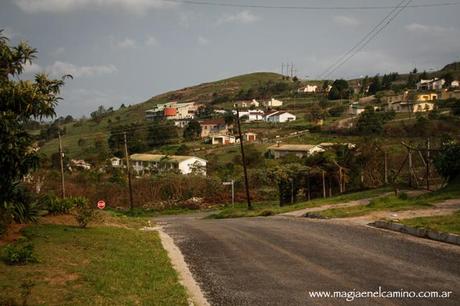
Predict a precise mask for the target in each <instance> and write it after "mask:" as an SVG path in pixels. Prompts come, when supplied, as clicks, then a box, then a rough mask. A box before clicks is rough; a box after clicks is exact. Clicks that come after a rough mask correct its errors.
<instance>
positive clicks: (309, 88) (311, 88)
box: [298, 84, 318, 93]
mask: <svg viewBox="0 0 460 306" xmlns="http://www.w3.org/2000/svg"><path fill="white" fill-rule="evenodd" d="M317 91H318V85H310V84H308V85H307V86H305V87H303V88H300V89H299V90H298V92H303V93H313V92H317Z"/></svg>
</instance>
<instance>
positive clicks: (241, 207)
mask: <svg viewBox="0 0 460 306" xmlns="http://www.w3.org/2000/svg"><path fill="white" fill-rule="evenodd" d="M390 190H391V189H390V188H378V189H371V190H365V191H360V192H354V193H348V194H343V195H340V196H336V197H332V198H326V199H314V200H312V201H308V202H300V203H296V204H294V205H286V206H279V205H278V203H277V202H264V203H255V204H254V205H253V206H254V209H252V210H247V208H246V205H245V204H243V203H238V204H235V207H227V208H224V209H222V210H221V211H219V212H218V213H215V214H211V215H210V216H209V217H208V218H212V219H225V218H241V217H258V216H272V215H276V214H281V213H286V212H290V211H295V210H300V209H304V208H312V207H319V206H324V205H330V204H338V203H346V202H350V201H356V200H361V199H366V198H373V197H376V196H379V195H382V194H384V193H386V192H389V191H390Z"/></svg>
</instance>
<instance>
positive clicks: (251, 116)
mask: <svg viewBox="0 0 460 306" xmlns="http://www.w3.org/2000/svg"><path fill="white" fill-rule="evenodd" d="M233 113H234V114H236V111H233ZM239 114H240V115H239V116H240V118H241V117H244V116H246V117H248V119H247V120H248V121H259V120H264V111H262V110H259V109H255V110H250V111H241V112H239Z"/></svg>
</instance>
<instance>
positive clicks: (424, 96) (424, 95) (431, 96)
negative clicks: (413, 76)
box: [414, 93, 438, 102]
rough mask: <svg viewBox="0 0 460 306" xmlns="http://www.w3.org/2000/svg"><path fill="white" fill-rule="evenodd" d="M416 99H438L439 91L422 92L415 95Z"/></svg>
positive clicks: (420, 100)
mask: <svg viewBox="0 0 460 306" xmlns="http://www.w3.org/2000/svg"><path fill="white" fill-rule="evenodd" d="M414 100H415V101H417V102H425V101H436V100H438V94H437V93H420V94H416V95H415V99H414Z"/></svg>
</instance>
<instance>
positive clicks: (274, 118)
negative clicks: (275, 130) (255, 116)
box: [265, 111, 296, 123]
mask: <svg viewBox="0 0 460 306" xmlns="http://www.w3.org/2000/svg"><path fill="white" fill-rule="evenodd" d="M295 120H296V116H295V115H293V114H291V113H288V112H284V111H277V112H270V113H266V114H265V121H266V122H271V123H283V122H290V121H295Z"/></svg>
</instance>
